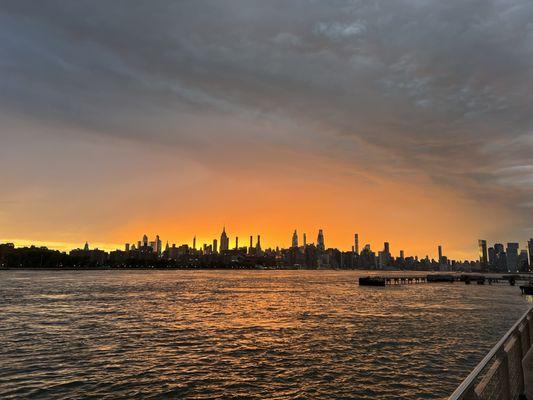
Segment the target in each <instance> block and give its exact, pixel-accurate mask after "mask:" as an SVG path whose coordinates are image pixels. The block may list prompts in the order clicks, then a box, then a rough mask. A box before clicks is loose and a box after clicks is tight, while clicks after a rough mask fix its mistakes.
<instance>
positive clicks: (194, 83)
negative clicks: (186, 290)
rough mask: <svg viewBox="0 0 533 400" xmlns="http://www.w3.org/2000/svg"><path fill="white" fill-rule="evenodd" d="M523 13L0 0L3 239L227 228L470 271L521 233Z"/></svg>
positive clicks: (518, 4)
mask: <svg viewBox="0 0 533 400" xmlns="http://www.w3.org/2000/svg"><path fill="white" fill-rule="evenodd" d="M302 10H305V12H302ZM532 12H533V5H532V4H531V3H530V2H527V1H525V0H512V1H509V2H501V1H495V0H489V1H487V2H484V3H483V4H480V3H478V2H468V1H467V2H459V3H448V2H442V1H437V0H430V1H427V2H419V1H414V0H399V1H397V2H390V1H383V0H377V1H375V2H351V1H346V2H344V1H342V0H341V1H339V2H333V3H330V2H328V1H323V2H307V1H303V0H296V1H294V2H291V3H286V2H282V3H278V2H277V1H272V2H258V1H240V0H237V1H220V2H216V3H210V2H201V1H195V2H173V1H166V0H163V1H160V2H157V4H150V5H148V4H141V3H136V4H131V5H129V6H128V7H127V8H125V7H123V5H121V4H120V2H119V3H114V2H112V3H106V2H96V3H93V2H86V1H79V2H71V3H70V4H69V5H68V6H66V7H65V5H64V4H63V2H61V1H49V2H42V3H39V4H33V3H32V2H27V1H25V0H20V1H7V2H3V4H2V6H1V7H0V20H1V21H2V23H1V24H0V37H1V38H2V39H1V40H0V55H1V58H2V60H5V62H3V63H1V64H0V87H1V88H2V90H0V121H1V122H0V135H1V142H2V143H1V144H2V145H1V146H0V168H1V169H2V170H3V171H6V172H5V173H4V174H3V175H2V180H1V182H0V183H1V184H2V190H1V191H0V239H1V240H2V241H9V242H15V243H21V244H24V243H26V244H29V243H42V244H46V245H48V246H51V247H63V248H69V247H72V246H74V245H76V244H77V243H83V242H85V241H86V240H88V241H90V242H98V244H99V246H100V247H104V248H113V247H115V246H116V245H118V244H120V243H123V242H125V241H127V240H128V238H130V237H133V236H136V235H137V234H139V233H142V232H143V231H148V232H158V233H159V234H160V235H161V236H164V237H172V238H175V240H177V241H190V240H191V239H190V236H191V233H192V234H196V235H197V236H198V238H200V239H201V240H206V241H207V240H208V238H210V237H212V236H213V235H214V233H215V232H214V231H213V230H212V227H213V226H217V227H218V226H222V225H223V224H228V225H231V227H232V231H233V232H235V233H236V234H237V235H239V236H240V237H242V238H244V237H246V235H247V234H249V232H248V231H249V230H250V227H253V228H254V229H255V230H258V231H261V234H262V235H263V237H264V240H265V245H274V244H275V243H286V240H287V235H286V232H287V231H292V230H293V229H294V226H298V227H301V231H302V232H303V231H306V232H315V231H316V230H317V229H320V228H323V229H324V230H325V231H326V232H328V233H327V235H328V242H329V243H331V244H332V245H333V246H335V247H339V248H346V247H348V246H349V245H350V243H351V241H352V240H351V235H352V234H353V230H354V227H356V228H357V230H358V231H359V232H365V234H364V236H365V240H364V241H365V242H368V243H371V244H373V245H376V246H377V245H378V244H379V243H380V242H381V241H382V239H383V238H387V239H388V240H389V241H390V242H391V243H399V245H400V246H401V247H402V248H403V249H405V251H406V252H409V253H411V254H419V255H424V254H427V253H429V254H435V251H436V250H434V247H435V246H434V245H435V243H442V245H443V246H445V248H446V249H447V252H448V254H450V255H451V256H453V257H454V258H462V259H466V258H470V259H472V258H474V257H475V256H476V254H477V244H476V243H475V240H472V238H485V239H486V240H488V241H490V242H496V241H498V238H507V240H509V241H514V242H516V241H519V240H522V238H524V237H531V236H533V203H532V201H531V199H532V198H533V183H532V182H533V180H532V173H533V160H532V156H531V154H533V135H532V132H533V119H532V116H531V112H530V108H531V107H530V94H529V92H528V91H527V88H528V87H530V86H531V84H532V83H533V81H532V76H531V73H530V71H531V68H530V67H531V65H532V64H531V60H533V48H532V47H531V45H530V43H531V42H532V40H533V36H532V33H531V25H530V19H529V16H530V15H531V13H532ZM435 43H441V44H442V46H435ZM510 43H512V46H511V45H509V44H510ZM289 239H290V238H289Z"/></svg>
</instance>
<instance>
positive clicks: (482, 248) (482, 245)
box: [478, 239, 487, 266]
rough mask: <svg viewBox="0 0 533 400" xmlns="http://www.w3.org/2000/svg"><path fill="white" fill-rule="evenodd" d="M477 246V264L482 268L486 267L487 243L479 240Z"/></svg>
mask: <svg viewBox="0 0 533 400" xmlns="http://www.w3.org/2000/svg"><path fill="white" fill-rule="evenodd" d="M478 246H479V262H480V263H481V265H482V266H486V265H487V241H486V240H483V239H479V241H478Z"/></svg>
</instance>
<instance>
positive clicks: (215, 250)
mask: <svg viewBox="0 0 533 400" xmlns="http://www.w3.org/2000/svg"><path fill="white" fill-rule="evenodd" d="M217 252H218V240H216V239H213V253H217Z"/></svg>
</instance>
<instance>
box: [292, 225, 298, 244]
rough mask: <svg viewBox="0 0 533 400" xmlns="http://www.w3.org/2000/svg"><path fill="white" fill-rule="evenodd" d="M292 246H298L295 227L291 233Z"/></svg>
mask: <svg viewBox="0 0 533 400" xmlns="http://www.w3.org/2000/svg"><path fill="white" fill-rule="evenodd" d="M292 247H298V233H297V232H296V229H295V230H294V233H293V234H292Z"/></svg>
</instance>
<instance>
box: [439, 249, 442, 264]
mask: <svg viewBox="0 0 533 400" xmlns="http://www.w3.org/2000/svg"><path fill="white" fill-rule="evenodd" d="M439 264H442V246H441V245H439Z"/></svg>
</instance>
